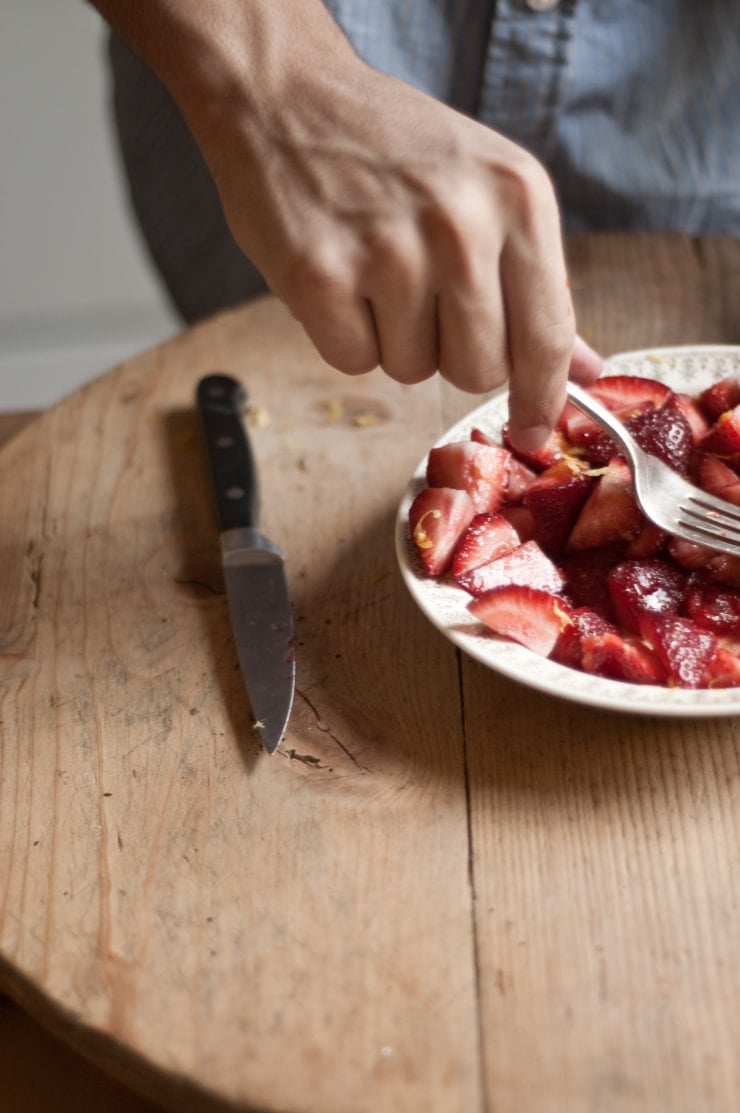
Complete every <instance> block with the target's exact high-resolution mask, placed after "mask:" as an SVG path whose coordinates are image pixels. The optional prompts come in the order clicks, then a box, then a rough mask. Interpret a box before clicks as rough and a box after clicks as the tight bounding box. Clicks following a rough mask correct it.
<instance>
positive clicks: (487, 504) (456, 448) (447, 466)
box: [427, 441, 511, 514]
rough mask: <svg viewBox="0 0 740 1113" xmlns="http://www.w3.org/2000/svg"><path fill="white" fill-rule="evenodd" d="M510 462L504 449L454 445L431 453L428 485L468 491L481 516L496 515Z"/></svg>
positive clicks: (462, 443) (493, 445) (466, 443)
mask: <svg viewBox="0 0 740 1113" xmlns="http://www.w3.org/2000/svg"><path fill="white" fill-rule="evenodd" d="M510 461H511V455H510V453H509V452H507V450H506V449H505V448H502V447H501V445H498V444H490V445H489V444H478V443H477V442H475V441H452V442H450V443H449V444H444V445H440V446H439V447H438V448H433V449H431V451H430V453H429V457H428V459H427V483H428V484H429V486H430V487H454V488H457V489H458V490H461V491H467V493H468V494H469V495H470V498H471V499H472V502H473V506H474V507H475V509H476V512H477V513H478V514H484V513H486V512H493V511H495V510H498V508H499V506H500V505H501V503H502V502H503V501H504V490H505V488H506V484H507V480H508V475H509V465H510Z"/></svg>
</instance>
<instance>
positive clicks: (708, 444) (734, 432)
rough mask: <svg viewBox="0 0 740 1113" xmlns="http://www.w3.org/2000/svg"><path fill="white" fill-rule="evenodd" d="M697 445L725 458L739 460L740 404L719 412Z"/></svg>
mask: <svg viewBox="0 0 740 1113" xmlns="http://www.w3.org/2000/svg"><path fill="white" fill-rule="evenodd" d="M699 447H700V448H701V450H702V451H703V452H712V453H713V454H714V455H715V456H722V457H723V458H724V459H726V460H730V461H732V460H734V459H739V460H740V405H737V406H734V407H733V409H731V410H725V412H724V413H721V414H720V415H719V417H718V418H717V420H716V421H715V423H714V425H712V426H711V427H710V429H709V431H708V432H707V433H706V434H705V435H704V436H703V437H702V439H701V441H700V442H699Z"/></svg>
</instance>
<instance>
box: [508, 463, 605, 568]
mask: <svg viewBox="0 0 740 1113" xmlns="http://www.w3.org/2000/svg"><path fill="white" fill-rule="evenodd" d="M595 482H596V480H595V479H594V477H593V476H592V475H589V474H588V473H587V471H586V469H585V466H584V465H583V464H580V463H578V461H576V460H574V459H573V458H564V459H562V460H559V461H558V463H557V464H553V465H552V467H549V468H547V469H546V470H545V471H543V472H541V473H540V475H539V476H538V477H537V478H536V479H535V480H534V481H533V482H532V483H531V484H530V485H529V487H528V488H527V492H526V494H525V496H524V500H523V501H524V505H525V506H526V508H527V509H528V510H529V511H530V512H531V514H532V518H533V519H534V526H535V534H534V536H535V539H536V540H537V542H538V543H539V544H540V546H541V547H542V548H543V549H544V551H545V552H546V553H548V554H549V555H551V556H557V555H558V554H559V553H560V552H561V550H562V549H563V547H564V546H565V543H566V541H567V540H568V537H569V535H570V531H571V529H572V528H573V524H574V522H575V520H576V518H577V517H578V513H579V511H580V509H581V507H582V506H583V504H584V502H585V501H586V498H587V497H588V495H589V493H590V491H591V488H592V487H593V486H594V484H595Z"/></svg>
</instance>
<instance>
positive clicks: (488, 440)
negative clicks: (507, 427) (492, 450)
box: [470, 425, 498, 445]
mask: <svg viewBox="0 0 740 1113" xmlns="http://www.w3.org/2000/svg"><path fill="white" fill-rule="evenodd" d="M470 439H471V441H475V443H476V444H488V445H492V444H493V445H495V444H498V441H497V440H496V438H495V437H492V436H490V434H488V433H486V432H485V431H484V430H483V429H481V428H480V426H478V425H474V426H473V428H472V429H471V430H470Z"/></svg>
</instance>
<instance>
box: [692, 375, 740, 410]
mask: <svg viewBox="0 0 740 1113" xmlns="http://www.w3.org/2000/svg"><path fill="white" fill-rule="evenodd" d="M697 401H698V403H699V406H700V407H701V409H702V410H703V411H704V413H705V414H706V416H707V418H708V419H709V421H711V422H714V421H716V420H717V418H718V417H719V416H720V414H723V413H725V411H726V410H734V408H735V406H740V378H738V377H737V376H736V375H728V376H727V377H726V378H724V379H720V380H719V382H717V383H712V385H711V386H709V387H707V389H706V390H703V391H702V392H701V394H700V395H699V397H698V399H697Z"/></svg>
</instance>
